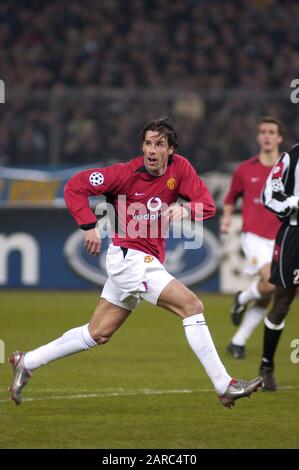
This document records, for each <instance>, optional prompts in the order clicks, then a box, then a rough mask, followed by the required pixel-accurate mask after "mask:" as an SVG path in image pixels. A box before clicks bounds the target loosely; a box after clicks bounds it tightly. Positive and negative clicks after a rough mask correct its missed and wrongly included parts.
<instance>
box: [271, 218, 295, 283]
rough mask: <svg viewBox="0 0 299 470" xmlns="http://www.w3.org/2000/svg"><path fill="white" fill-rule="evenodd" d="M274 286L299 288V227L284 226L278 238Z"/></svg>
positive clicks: (273, 261) (272, 271)
mask: <svg viewBox="0 0 299 470" xmlns="http://www.w3.org/2000/svg"><path fill="white" fill-rule="evenodd" d="M269 281H270V282H271V283H272V284H274V285H276V286H282V287H294V286H298V287H299V227H298V226H292V225H286V224H283V225H282V226H281V227H280V229H279V232H278V234H277V236H276V240H275V246H274V252H273V258H272V264H271V277H270V280H269Z"/></svg>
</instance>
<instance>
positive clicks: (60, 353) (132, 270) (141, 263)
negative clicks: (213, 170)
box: [10, 118, 262, 407]
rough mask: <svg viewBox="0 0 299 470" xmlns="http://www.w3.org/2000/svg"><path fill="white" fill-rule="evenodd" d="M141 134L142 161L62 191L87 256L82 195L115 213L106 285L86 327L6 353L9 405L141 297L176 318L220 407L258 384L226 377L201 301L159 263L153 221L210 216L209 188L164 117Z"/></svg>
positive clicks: (88, 223)
mask: <svg viewBox="0 0 299 470" xmlns="http://www.w3.org/2000/svg"><path fill="white" fill-rule="evenodd" d="M141 136H142V150H143V155H142V156H140V157H138V158H135V159H134V160H131V161H129V162H127V163H118V164H115V165H111V166H109V167H106V168H96V169H91V170H86V171H82V172H81V173H79V174H77V175H75V176H74V177H73V178H71V179H70V180H69V182H68V183H67V184H66V186H65V201H66V205H67V207H68V209H69V210H70V212H71V214H72V215H73V217H74V218H75V220H76V222H77V224H78V225H79V226H80V227H81V229H83V230H85V248H86V250H87V251H88V252H89V253H90V254H91V255H95V256H96V255H97V254H98V253H99V251H100V247H101V239H100V238H99V233H98V231H97V229H96V222H97V221H96V217H95V215H94V214H93V212H92V211H91V209H90V206H89V200H88V197H89V196H91V195H102V194H104V195H106V197H107V200H109V202H110V203H111V204H112V206H113V207H114V208H115V212H116V214H117V224H116V227H115V232H114V234H113V236H112V243H111V244H110V246H109V249H108V253H107V263H106V266H107V274H108V280H107V282H106V284H105V286H104V288H103V291H102V295H101V297H102V299H101V300H100V302H99V304H98V305H97V307H96V309H95V311H94V313H93V315H92V317H91V320H90V322H89V324H87V325H84V326H80V327H77V328H74V329H72V330H69V331H67V332H66V333H65V334H64V335H63V336H61V337H60V338H58V339H56V340H54V341H52V342H50V343H48V344H46V345H44V346H41V347H39V348H37V349H35V350H33V351H30V352H27V353H26V354H24V353H22V352H15V353H14V354H13V355H12V357H11V359H10V362H11V363H12V366H13V382H12V385H11V388H10V391H11V399H12V400H14V401H15V402H16V404H20V403H21V400H22V388H23V387H24V385H25V384H26V383H27V382H28V380H29V378H30V377H31V371H32V370H34V369H36V368H38V367H40V366H42V365H45V364H47V363H49V362H51V361H54V360H56V359H59V358H62V357H65V356H68V355H70V354H74V353H76V352H79V351H84V350H86V349H90V348H92V347H95V346H98V345H103V344H105V343H107V342H108V341H109V340H110V338H111V336H112V335H113V333H114V332H115V331H116V330H117V329H118V328H119V327H120V326H121V325H122V324H123V323H124V321H125V320H126V319H127V318H128V316H129V315H130V313H131V311H132V310H134V308H135V307H136V306H137V305H138V303H139V302H140V301H141V300H143V299H145V300H148V301H149V302H150V303H152V304H154V305H155V304H156V305H159V306H161V307H164V308H165V309H167V310H169V311H170V312H172V313H174V314H176V315H178V316H179V317H180V318H181V319H182V322H183V327H184V329H185V333H186V337H187V341H188V343H189V345H190V347H191V348H192V350H193V351H194V353H195V354H196V356H197V357H198V359H199V360H200V362H201V363H202V365H203V367H204V368H205V370H206V373H207V374H208V376H209V378H210V379H211V381H212V383H213V385H214V387H215V390H216V393H217V394H218V397H219V399H220V401H221V403H222V404H223V405H224V406H227V407H231V406H233V405H234V403H235V400H237V399H239V398H242V397H245V396H249V395H250V394H251V393H252V392H253V391H256V390H257V389H258V388H259V387H260V386H261V385H262V379H261V378H260V377H258V378H256V379H254V380H251V381H243V380H236V379H233V378H232V377H231V376H230V375H229V374H228V373H227V371H226V369H225V367H224V365H223V364H222V362H221V360H220V358H219V356H218V354H217V351H216V348H215V346H214V343H213V340H212V338H211V335H210V333H209V329H208V327H207V325H206V322H205V318H204V315H203V304H202V302H201V301H200V300H199V299H198V297H197V296H196V295H195V294H194V293H193V292H192V291H191V290H189V289H188V288H187V287H186V286H184V285H183V284H182V283H181V282H179V281H177V280H176V279H174V278H173V276H171V275H170V274H169V273H168V272H167V271H166V269H165V268H164V266H163V265H162V262H163V260H164V254H165V239H164V238H163V235H164V234H163V229H161V227H160V226H159V223H158V222H160V221H161V220H164V219H165V218H166V219H168V220H170V221H172V220H174V219H180V218H183V217H186V216H189V215H190V216H191V218H192V219H195V220H204V219H208V218H210V217H213V216H214V214H215V204H214V202H213V199H212V197H211V195H210V193H209V190H208V188H207V187H206V185H205V184H204V182H203V181H202V180H201V179H200V177H199V176H198V175H197V174H196V172H195V170H194V168H193V167H192V165H191V164H190V163H189V161H188V160H187V159H186V158H184V157H182V156H180V155H178V154H177V153H175V149H176V147H177V137H176V133H175V131H174V129H173V127H172V124H171V123H170V121H169V120H168V119H167V118H161V119H156V120H152V121H150V122H149V123H148V124H147V125H146V126H145V127H144V129H143V131H142V133H141ZM119 196H121V197H119ZM178 196H181V197H182V198H184V199H185V200H187V201H189V202H188V206H187V207H183V206H181V205H176V204H174V205H173V203H175V202H176V201H177V198H178ZM140 226H141V229H142V230H141V232H142V233H141V232H140ZM153 227H154V230H152V228H153ZM137 230H138V236H136V231H137ZM149 232H150V233H149ZM151 232H152V233H151Z"/></svg>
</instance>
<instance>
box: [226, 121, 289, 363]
mask: <svg viewBox="0 0 299 470" xmlns="http://www.w3.org/2000/svg"><path fill="white" fill-rule="evenodd" d="M282 140H283V131H282V125H281V123H280V122H279V121H278V120H277V119H276V118H273V117H270V116H266V117H263V118H262V119H261V120H260V122H259V126H258V134H257V142H258V144H259V147H260V149H259V153H258V155H256V156H255V157H252V158H249V159H248V160H246V161H245V162H243V163H241V164H240V165H239V166H238V167H237V168H236V170H235V172H234V175H233V178H232V181H231V186H230V190H229V192H228V194H227V196H226V198H225V200H224V208H223V217H222V221H221V226H220V230H221V232H222V233H223V234H225V233H228V231H229V228H230V225H231V217H232V214H233V211H234V205H235V203H236V201H237V199H238V198H239V197H242V198H243V206H242V217H243V227H242V235H241V245H242V249H243V252H244V254H245V257H246V259H247V263H248V264H247V268H246V273H247V274H249V275H256V274H258V275H259V279H258V280H257V281H254V282H253V283H252V284H251V285H250V286H249V287H248V288H247V289H246V290H244V291H243V292H237V294H236V296H235V300H234V303H233V306H232V309H231V318H232V321H233V323H234V324H235V325H239V324H240V323H241V320H242V318H243V314H244V313H245V311H246V309H247V306H248V309H247V311H246V314H245V316H244V319H243V322H242V324H241V326H240V328H239V329H238V330H237V332H236V334H235V335H234V336H233V338H232V340H231V342H230V344H229V345H228V348H227V349H228V351H229V352H230V353H231V354H232V355H233V356H234V357H235V358H237V359H243V358H244V357H245V344H246V341H247V340H248V338H249V337H250V335H251V334H252V332H253V331H254V329H255V328H256V327H257V325H258V324H259V323H260V321H261V320H262V319H263V318H264V316H265V314H266V311H267V306H268V304H269V302H270V299H271V294H272V293H273V291H274V286H273V285H272V284H270V283H269V281H268V279H269V277H270V265H271V260H272V253H273V248H274V240H275V236H276V234H277V232H278V229H279V227H280V221H279V219H278V218H277V217H276V216H275V214H273V213H271V212H269V211H267V210H266V209H265V208H264V206H263V204H262V201H261V192H262V189H263V186H264V184H265V182H266V180H267V178H268V176H269V174H270V172H271V170H272V167H273V165H274V164H275V162H276V161H277V159H278V157H279V145H280V144H281V142H282ZM251 301H254V303H253V304H251V305H250V306H249V303H250V302H251Z"/></svg>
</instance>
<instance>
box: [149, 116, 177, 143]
mask: <svg viewBox="0 0 299 470" xmlns="http://www.w3.org/2000/svg"><path fill="white" fill-rule="evenodd" d="M147 131H154V132H158V133H159V134H161V135H164V136H165V137H166V138H167V141H168V145H169V147H173V148H174V150H175V149H176V148H177V146H178V141H177V133H176V131H175V130H174V128H173V125H172V122H171V120H170V119H169V117H168V116H162V117H160V118H158V119H152V120H151V121H149V122H148V123H147V124H146V125H145V126H144V128H143V129H142V130H141V132H140V138H141V142H143V141H144V139H145V134H146V133H147Z"/></svg>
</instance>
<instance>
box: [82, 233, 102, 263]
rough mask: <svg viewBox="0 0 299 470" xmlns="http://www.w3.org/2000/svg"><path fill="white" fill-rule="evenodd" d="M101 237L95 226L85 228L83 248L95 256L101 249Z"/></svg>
mask: <svg viewBox="0 0 299 470" xmlns="http://www.w3.org/2000/svg"><path fill="white" fill-rule="evenodd" d="M101 243H102V241H101V238H100V235H99V231H98V229H97V228H92V229H91V230H86V232H85V233H84V248H85V250H86V251H87V252H88V253H89V254H90V255H92V256H97V255H98V254H99V253H100V250H101Z"/></svg>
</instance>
